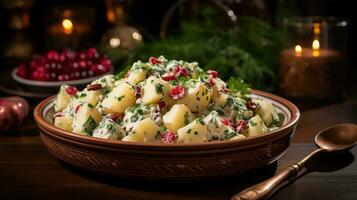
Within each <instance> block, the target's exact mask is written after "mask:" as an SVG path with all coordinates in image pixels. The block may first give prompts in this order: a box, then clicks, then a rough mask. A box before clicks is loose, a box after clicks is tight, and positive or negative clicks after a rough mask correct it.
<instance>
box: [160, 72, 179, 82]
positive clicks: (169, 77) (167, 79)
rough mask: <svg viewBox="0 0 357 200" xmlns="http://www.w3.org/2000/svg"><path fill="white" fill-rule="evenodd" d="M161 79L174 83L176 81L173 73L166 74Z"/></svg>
mask: <svg viewBox="0 0 357 200" xmlns="http://www.w3.org/2000/svg"><path fill="white" fill-rule="evenodd" d="M161 78H162V79H163V80H165V81H172V80H175V79H176V77H175V75H174V74H172V73H165V74H163V75H162V76H161Z"/></svg>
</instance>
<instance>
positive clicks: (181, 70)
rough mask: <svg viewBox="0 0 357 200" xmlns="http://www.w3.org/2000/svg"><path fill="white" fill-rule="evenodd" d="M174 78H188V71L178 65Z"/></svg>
mask: <svg viewBox="0 0 357 200" xmlns="http://www.w3.org/2000/svg"><path fill="white" fill-rule="evenodd" d="M174 76H176V77H178V76H188V70H187V69H186V68H185V67H184V66H182V65H177V66H176V67H175V68H174Z"/></svg>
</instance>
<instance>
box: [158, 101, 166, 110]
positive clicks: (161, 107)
mask: <svg viewBox="0 0 357 200" xmlns="http://www.w3.org/2000/svg"><path fill="white" fill-rule="evenodd" d="M158 104H159V109H160V112H162V111H163V110H165V108H166V103H165V102H163V101H160V102H159V103H158Z"/></svg>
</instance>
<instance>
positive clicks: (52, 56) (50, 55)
mask: <svg viewBox="0 0 357 200" xmlns="http://www.w3.org/2000/svg"><path fill="white" fill-rule="evenodd" d="M46 58H47V59H48V60H58V59H59V54H58V52H57V51H54V50H51V51H48V52H47V54H46Z"/></svg>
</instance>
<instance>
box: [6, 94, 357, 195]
mask: <svg viewBox="0 0 357 200" xmlns="http://www.w3.org/2000/svg"><path fill="white" fill-rule="evenodd" d="M341 122H354V123H356V122H357V100H356V99H351V100H348V101H344V102H341V103H336V104H332V105H328V106H323V107H320V108H314V109H309V110H306V111H303V112H302V118H301V121H300V125H299V127H298V129H297V131H296V134H295V136H294V143H293V144H292V145H291V147H290V148H289V150H288V151H287V153H286V154H285V155H284V156H283V157H282V158H281V159H280V160H279V161H278V162H277V163H274V164H272V165H270V166H267V167H265V168H263V169H260V170H257V171H254V172H251V173H247V174H245V175H239V176H232V177H227V178H223V179H219V180H212V181H209V182H207V181H206V182H193V183H165V182H148V181H130V180H123V179H120V178H113V177H106V176H102V175H97V174H92V173H89V172H85V171H83V170H79V169H77V168H75V167H72V166H69V165H67V164H64V163H62V162H60V161H58V160H56V159H55V158H54V157H52V156H51V155H50V154H49V153H48V152H47V150H46V149H45V148H44V146H43V145H42V143H41V141H40V139H39V136H38V134H37V130H34V131H22V132H16V133H13V134H11V135H4V134H0V199H1V200H7V199H51V200H53V199H81V200H89V199H229V197H230V196H232V195H233V194H235V193H236V192H239V191H240V190H242V189H244V188H246V187H247V186H250V185H252V184H255V183H257V182H259V181H262V180H264V179H266V178H268V177H270V176H272V175H273V174H274V173H276V172H279V171H280V170H281V169H282V168H284V167H286V166H288V165H290V164H292V163H294V162H295V161H298V160H299V159H301V158H303V157H304V156H305V155H306V154H307V153H308V152H310V151H311V150H313V149H314V148H315V146H314V144H313V143H311V142H312V141H313V136H314V134H315V133H316V131H318V130H320V129H322V128H325V127H327V126H330V125H333V124H335V123H341ZM354 156H357V148H354V149H353V150H352V153H349V154H346V155H345V156H340V157H338V158H336V157H335V158H331V157H319V158H318V159H317V160H315V161H314V162H312V163H311V164H310V165H309V168H308V169H309V171H308V172H307V174H305V176H304V177H302V178H300V179H298V180H296V181H295V182H294V183H292V184H290V185H288V186H286V187H284V188H283V189H281V190H280V191H279V192H278V193H277V194H275V195H274V196H272V198H271V199H284V200H286V199H289V200H293V199H357V162H353V161H354ZM317 169H321V170H320V171H316V170H317Z"/></svg>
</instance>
